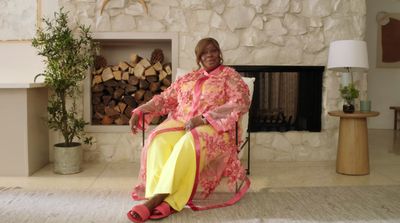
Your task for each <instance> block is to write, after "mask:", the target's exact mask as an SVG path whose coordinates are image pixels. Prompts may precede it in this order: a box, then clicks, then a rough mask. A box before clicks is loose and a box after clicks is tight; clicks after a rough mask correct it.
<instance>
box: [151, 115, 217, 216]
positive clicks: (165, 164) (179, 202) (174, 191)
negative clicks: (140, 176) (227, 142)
mask: <svg viewBox="0 0 400 223" xmlns="http://www.w3.org/2000/svg"><path fill="white" fill-rule="evenodd" d="M182 126H183V123H182V122H178V121H175V120H169V121H166V122H164V123H162V124H161V125H160V126H158V127H157V129H165V128H171V127H182ZM196 130H199V131H200V130H201V131H207V132H208V131H209V132H213V131H214V130H213V128H212V127H210V126H209V125H203V126H199V127H197V128H196ZM203 153H204V151H201V154H200V157H201V159H200V170H201V169H202V167H203V166H204V159H202V157H205V156H204V154H203ZM146 169H147V172H146V174H147V175H146V193H145V197H146V198H151V197H153V196H154V195H156V194H169V195H168V197H167V198H166V199H165V201H166V202H167V203H168V204H169V205H170V206H171V207H172V208H173V209H175V210H177V211H180V210H182V209H183V208H184V207H185V205H186V203H187V202H188V200H189V198H190V195H191V193H192V189H193V184H194V180H195V175H196V151H195V145H194V140H193V136H192V134H191V133H190V132H186V131H172V132H165V133H160V134H159V135H157V136H156V137H154V139H153V141H152V142H151V144H150V145H149V147H148V151H147V166H146Z"/></svg>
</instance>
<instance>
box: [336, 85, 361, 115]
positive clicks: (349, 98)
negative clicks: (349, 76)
mask: <svg viewBox="0 0 400 223" xmlns="http://www.w3.org/2000/svg"><path fill="white" fill-rule="evenodd" d="M339 91H340V95H341V97H342V98H343V99H344V104H343V112H344V113H353V112H354V110H355V109H354V99H356V98H358V95H359V90H357V89H356V88H355V86H354V84H353V83H351V84H349V85H347V86H341V87H340V89H339Z"/></svg>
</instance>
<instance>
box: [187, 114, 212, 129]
mask: <svg viewBox="0 0 400 223" xmlns="http://www.w3.org/2000/svg"><path fill="white" fill-rule="evenodd" d="M205 124H207V122H206V121H203V118H202V115H198V116H195V117H193V118H192V119H190V120H189V121H188V122H186V124H185V130H186V131H190V130H192V129H194V128H196V127H197V126H199V125H205Z"/></svg>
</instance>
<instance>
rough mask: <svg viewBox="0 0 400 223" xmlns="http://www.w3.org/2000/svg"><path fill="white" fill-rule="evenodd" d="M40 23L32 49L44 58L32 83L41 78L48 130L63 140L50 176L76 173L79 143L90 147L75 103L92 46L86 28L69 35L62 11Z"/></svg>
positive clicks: (65, 18)
mask: <svg viewBox="0 0 400 223" xmlns="http://www.w3.org/2000/svg"><path fill="white" fill-rule="evenodd" d="M43 21H44V24H45V27H43V28H39V29H38V30H37V32H36V37H35V38H33V40H32V45H33V46H34V47H35V48H37V50H38V54H39V55H41V56H44V57H45V58H46V60H45V64H46V68H45V70H44V72H43V73H41V74H38V75H37V76H36V77H35V80H36V78H37V77H38V76H43V77H44V82H45V84H46V86H47V87H48V88H49V90H50V95H49V102H48V107H47V111H48V125H49V128H50V129H52V130H56V131H59V132H61V134H62V136H63V138H64V142H61V143H58V144H55V145H54V172H56V173H59V174H72V173H77V172H80V171H81V162H82V148H81V143H82V142H84V143H90V142H91V138H90V137H86V136H85V132H84V127H85V124H87V123H86V122H85V121H84V120H83V118H82V117H80V116H79V115H78V111H77V106H76V99H77V97H78V96H79V94H80V93H81V91H80V86H81V82H82V81H83V80H84V79H85V77H86V75H87V74H88V68H89V67H90V66H91V65H92V63H93V55H94V54H93V46H94V44H93V40H92V37H91V36H90V31H89V28H88V27H85V26H82V25H79V24H78V27H79V28H78V33H76V34H74V33H73V31H72V30H71V28H70V27H69V26H68V14H67V13H66V12H64V11H63V9H62V8H61V9H60V11H59V12H56V13H54V19H53V20H50V19H43ZM45 134H47V133H45Z"/></svg>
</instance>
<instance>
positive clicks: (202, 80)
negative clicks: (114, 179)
mask: <svg viewBox="0 0 400 223" xmlns="http://www.w3.org/2000/svg"><path fill="white" fill-rule="evenodd" d="M249 106H250V98H249V89H248V87H247V85H246V84H245V83H244V82H243V80H242V78H241V76H240V74H239V73H237V72H236V71H235V70H234V69H232V68H230V67H225V66H223V65H221V66H219V67H218V68H216V69H215V70H213V71H212V72H211V73H207V72H206V71H205V70H204V69H200V70H197V71H193V72H190V73H188V74H186V75H184V76H183V77H181V78H178V79H177V80H176V81H175V82H174V83H173V84H172V85H171V86H170V87H169V88H168V89H166V90H165V91H163V92H162V93H161V94H160V95H156V96H154V97H153V99H152V100H151V101H149V102H148V103H146V104H145V105H143V106H140V107H138V108H137V109H135V110H134V111H133V113H137V114H139V117H140V119H141V117H142V115H141V114H142V112H145V113H148V114H147V115H146V116H145V123H146V125H147V124H148V123H149V122H150V121H151V120H152V118H153V117H154V116H156V115H165V114H168V119H175V120H179V121H182V122H183V123H185V122H187V121H189V120H190V119H191V118H193V117H195V116H197V115H201V114H202V115H203V116H204V117H205V118H206V119H207V121H208V123H209V124H210V125H211V126H212V127H213V128H214V129H215V130H216V131H215V134H214V135H210V134H207V133H205V132H200V131H196V128H194V129H192V130H191V132H192V134H193V138H194V141H195V147H196V154H197V157H196V161H197V171H196V179H195V184H194V187H193V192H192V196H191V198H190V199H189V202H188V205H189V206H190V207H191V208H192V209H194V210H204V209H209V208H215V207H222V206H227V205H231V204H233V203H235V202H236V201H238V200H239V199H240V198H241V197H242V196H243V195H244V193H245V192H246V190H247V189H248V187H249V185H250V181H249V179H248V178H247V177H246V174H245V170H244V168H243V167H242V165H241V163H240V161H239V159H238V156H237V151H238V146H237V145H236V143H235V129H236V123H237V122H238V121H239V119H240V118H241V116H242V115H243V114H244V113H246V112H248V109H249ZM141 124H142V120H139V123H138V125H139V126H138V127H139V128H140V129H142V128H144V126H141ZM182 129H183V127H182V126H177V127H176V128H173V129H157V128H156V129H155V130H154V131H153V132H152V133H151V134H150V136H149V137H148V139H147V142H146V143H145V146H144V148H143V151H142V158H141V169H140V173H139V178H140V180H141V181H142V182H141V183H140V184H139V185H138V186H136V187H135V189H134V191H133V193H132V195H133V197H134V199H142V198H143V193H144V190H145V185H146V184H145V181H146V157H147V156H146V153H147V147H148V145H149V144H150V142H151V140H152V139H153V138H154V137H155V136H156V135H157V134H159V133H161V132H165V131H169V130H171V131H174V130H175V131H176V130H182ZM240 135H241V132H240V131H239V139H240V138H241V137H240ZM227 139H228V140H227ZM239 144H240V143H239ZM197 147H203V148H202V149H205V151H206V153H205V154H206V160H207V161H206V162H207V164H206V166H205V167H204V168H203V169H202V170H201V171H199V168H198V167H199V164H198V163H199V160H200V148H197ZM222 179H227V180H222ZM243 182H244V183H245V184H244V186H243V187H241V190H240V191H239V192H238V193H235V194H233V195H232V194H231V195H229V196H228V197H226V196H225V195H226V193H221V194H225V195H224V196H225V197H224V198H221V197H220V198H218V196H216V197H213V196H210V195H212V194H217V193H213V192H214V191H216V188H217V186H218V188H219V186H222V185H227V186H228V189H229V191H231V192H232V191H234V186H235V185H236V183H243ZM225 192H226V191H225ZM221 199H224V201H221ZM207 200H209V201H208V202H207Z"/></svg>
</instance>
